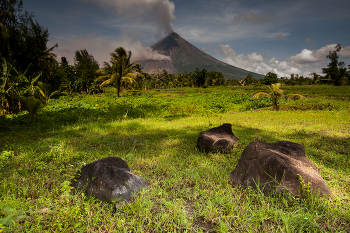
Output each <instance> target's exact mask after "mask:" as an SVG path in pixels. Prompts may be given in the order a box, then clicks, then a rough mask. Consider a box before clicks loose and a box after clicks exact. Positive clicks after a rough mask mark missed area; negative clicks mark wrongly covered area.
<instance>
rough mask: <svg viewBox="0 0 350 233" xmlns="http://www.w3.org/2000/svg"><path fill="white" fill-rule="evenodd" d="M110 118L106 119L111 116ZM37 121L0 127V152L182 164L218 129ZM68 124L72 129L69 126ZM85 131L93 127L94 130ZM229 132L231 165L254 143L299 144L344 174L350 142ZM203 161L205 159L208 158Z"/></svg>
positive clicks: (132, 122)
mask: <svg viewBox="0 0 350 233" xmlns="http://www.w3.org/2000/svg"><path fill="white" fill-rule="evenodd" d="M89 111H90V113H89V114H91V115H93V113H94V112H95V111H94V110H89ZM111 112H113V110H111ZM111 112H109V113H108V114H107V116H111ZM84 116H85V118H84ZM41 117H43V118H44V120H43V121H40V120H39V121H36V122H34V123H31V124H28V125H27V126H26V125H20V126H8V127H5V130H3V131H0V136H1V137H2V139H3V140H1V142H0V151H5V150H13V151H15V154H18V153H19V150H22V151H23V150H27V151H31V153H34V154H38V155H41V156H32V157H31V159H33V160H42V161H44V162H50V163H53V164H54V163H55V161H56V160H57V158H56V157H57V156H65V158H64V159H60V160H58V161H57V162H59V163H64V164H71V163H75V162H77V161H80V160H84V162H86V163H87V162H91V161H92V160H94V159H98V158H102V157H108V156H118V157H122V158H123V157H125V158H128V157H129V158H131V157H133V158H138V157H143V158H152V157H154V158H160V157H162V156H163V157H164V158H165V159H167V156H164V154H169V155H172V156H173V155H175V156H176V159H178V158H184V159H187V158H186V157H188V156H189V155H191V156H193V155H198V156H202V155H203V153H202V152H199V151H197V150H196V149H195V145H196V141H197V138H198V136H199V134H200V133H201V132H202V131H204V130H207V129H209V128H212V127H216V126H218V124H217V125H210V126H209V125H204V124H199V125H198V124H197V126H194V125H192V124H191V123H186V124H185V125H183V126H179V128H176V129H174V128H173V127H170V128H166V127H162V124H168V125H169V124H171V123H172V122H174V123H175V124H176V122H177V121H181V120H182V118H184V117H185V116H183V115H181V116H178V115H175V116H167V117H165V118H159V119H158V120H156V121H159V123H157V124H159V126H155V125H153V126H149V125H147V124H146V123H145V122H142V121H138V120H119V122H118V123H116V124H115V123H114V122H115V121H114V119H112V118H111V117H108V118H103V120H101V119H100V118H99V117H100V116H95V117H89V115H88V114H83V115H81V116H79V117H80V119H81V121H82V122H83V124H77V127H68V129H67V124H66V125H58V124H54V123H52V124H50V121H49V119H47V118H45V117H44V116H41ZM60 119H61V116H60V117H59V120H60ZM37 120H38V118H37ZM55 120H57V119H53V121H54V122H55ZM59 120H58V121H59ZM193 120H194V119H193ZM152 121H153V122H154V121H155V120H152ZM68 123H69V124H72V125H73V124H74V123H73V122H71V121H68ZM153 124H154V123H153ZM89 127H93V129H91V128H89ZM233 132H234V134H235V135H236V136H237V137H238V138H239V139H240V141H239V146H237V147H236V148H235V149H234V150H233V151H232V153H231V155H228V156H226V157H227V159H229V158H234V161H235V162H236V161H237V160H238V158H239V157H240V155H241V152H242V151H243V149H244V148H245V147H246V146H247V145H248V144H249V143H251V142H253V141H263V142H276V141H280V140H286V138H288V140H289V141H293V142H297V143H300V144H302V145H303V146H304V147H305V149H306V151H307V152H306V153H307V154H306V156H308V157H309V158H310V157H311V158H312V159H313V160H315V161H317V162H318V163H321V164H323V165H324V166H327V167H330V168H332V169H338V170H341V171H343V172H344V171H346V172H349V167H348V166H347V164H350V156H349V154H348V148H350V141H349V138H335V137H331V136H328V135H323V134H315V133H309V132H303V131H298V132H295V133H292V134H283V132H282V134H281V135H276V133H272V132H269V131H264V130H261V129H257V128H251V127H243V126H241V125H236V124H234V123H233ZM68 149H69V152H64V153H63V154H62V155H61V154H60V153H61V152H60V150H62V151H63V150H68ZM55 153H56V155H55ZM308 153H309V154H308ZM50 154H53V155H50ZM50 156H51V157H50ZM207 156H208V158H210V155H207ZM169 158H171V156H169ZM176 159H175V160H176ZM232 169H234V167H232Z"/></svg>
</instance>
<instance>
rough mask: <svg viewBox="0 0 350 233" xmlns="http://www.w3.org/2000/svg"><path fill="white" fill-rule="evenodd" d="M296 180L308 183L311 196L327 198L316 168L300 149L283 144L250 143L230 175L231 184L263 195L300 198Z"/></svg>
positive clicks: (288, 143)
mask: <svg viewBox="0 0 350 233" xmlns="http://www.w3.org/2000/svg"><path fill="white" fill-rule="evenodd" d="M300 177H301V178H302V180H303V183H304V184H305V185H308V183H310V185H311V189H312V192H314V193H318V194H319V195H325V194H328V195H330V194H331V190H330V189H329V187H328V186H327V184H326V183H325V181H324V180H323V179H322V177H321V176H320V174H319V173H318V170H317V167H316V165H315V164H314V163H313V162H311V161H310V160H309V159H308V158H307V157H306V156H305V149H304V147H303V146H302V145H300V144H297V143H293V142H287V141H279V142H275V143H265V142H259V141H256V142H252V143H250V144H249V145H248V146H247V147H246V148H245V149H244V151H243V152H242V156H241V158H240V159H239V161H238V164H237V166H236V168H235V170H233V171H232V172H231V174H230V179H231V181H232V183H233V184H236V185H242V186H244V187H246V186H252V187H253V188H255V189H256V188H257V187H258V186H259V188H260V190H262V191H263V192H264V193H265V194H271V193H272V192H276V193H279V192H282V191H286V190H287V191H289V192H290V193H291V194H292V195H302V193H301V192H302V191H301V190H303V189H302V188H301V187H302V184H301V180H300ZM304 190H305V189H304Z"/></svg>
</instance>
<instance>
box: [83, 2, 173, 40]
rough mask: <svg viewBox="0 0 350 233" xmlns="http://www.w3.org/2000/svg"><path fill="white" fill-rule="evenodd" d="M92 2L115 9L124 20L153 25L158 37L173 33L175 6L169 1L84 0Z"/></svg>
mask: <svg viewBox="0 0 350 233" xmlns="http://www.w3.org/2000/svg"><path fill="white" fill-rule="evenodd" d="M82 1H90V2H93V3H95V4H97V5H100V6H102V7H104V8H106V9H113V11H115V13H117V14H118V15H119V16H123V17H124V18H128V19H131V20H135V21H138V22H140V23H152V24H154V25H155V26H156V28H157V30H156V31H157V32H156V33H157V34H158V36H165V35H167V34H169V33H171V32H173V31H174V30H173V28H172V25H171V21H172V20H174V19H175V16H174V12H175V4H174V3H173V2H169V0H82Z"/></svg>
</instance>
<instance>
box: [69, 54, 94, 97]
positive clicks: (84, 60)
mask: <svg viewBox="0 0 350 233" xmlns="http://www.w3.org/2000/svg"><path fill="white" fill-rule="evenodd" d="M74 66H75V70H76V75H77V80H75V83H74V87H75V89H76V90H77V91H86V92H87V93H89V88H91V85H92V83H93V82H94V80H95V79H96V77H97V74H96V71H97V70H99V66H98V63H97V61H96V60H95V59H94V56H93V55H92V54H89V53H88V51H87V50H86V49H83V50H76V51H75V57H74Z"/></svg>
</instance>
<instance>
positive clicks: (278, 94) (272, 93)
mask: <svg viewBox="0 0 350 233" xmlns="http://www.w3.org/2000/svg"><path fill="white" fill-rule="evenodd" d="M267 87H268V88H269V91H258V92H255V93H254V94H253V97H256V98H258V97H260V96H267V97H269V98H270V100H271V101H272V104H273V108H274V109H275V110H278V109H279V106H278V100H279V99H280V98H282V97H283V96H284V94H283V90H281V89H280V87H281V83H273V84H271V85H270V86H267ZM285 98H286V99H292V100H296V99H305V97H304V96H303V95H300V94H288V95H286V97H285Z"/></svg>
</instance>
